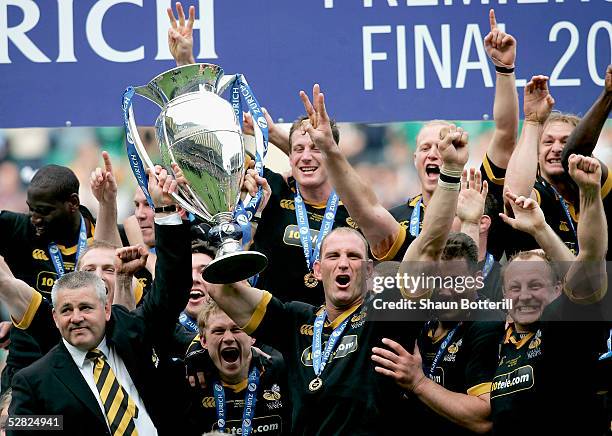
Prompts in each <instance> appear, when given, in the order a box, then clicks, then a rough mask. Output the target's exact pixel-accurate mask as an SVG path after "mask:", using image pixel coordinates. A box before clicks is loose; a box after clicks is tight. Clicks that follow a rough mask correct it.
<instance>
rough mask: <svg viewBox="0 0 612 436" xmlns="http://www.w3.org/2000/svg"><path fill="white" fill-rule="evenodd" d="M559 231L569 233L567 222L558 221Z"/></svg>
mask: <svg viewBox="0 0 612 436" xmlns="http://www.w3.org/2000/svg"><path fill="white" fill-rule="evenodd" d="M559 230H560V231H561V232H569V231H570V229H569V226H568V225H567V222H565V221H559Z"/></svg>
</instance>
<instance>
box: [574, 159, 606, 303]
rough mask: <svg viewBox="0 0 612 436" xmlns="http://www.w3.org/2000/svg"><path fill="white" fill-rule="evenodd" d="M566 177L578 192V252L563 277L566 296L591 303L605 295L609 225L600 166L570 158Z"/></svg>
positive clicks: (588, 161) (594, 162)
mask: <svg viewBox="0 0 612 436" xmlns="http://www.w3.org/2000/svg"><path fill="white" fill-rule="evenodd" d="M569 173H570V176H571V177H572V179H573V180H574V181H575V182H576V184H577V185H578V188H579V190H580V222H579V223H578V246H579V247H580V251H579V252H578V256H577V258H576V260H577V262H574V263H573V264H572V266H571V268H570V270H569V272H568V273H567V276H566V287H565V290H566V292H570V293H571V298H573V299H577V300H582V301H588V302H593V301H597V300H599V299H601V298H603V296H604V295H605V293H606V290H607V275H606V262H605V260H606V252H607V251H608V223H607V221H606V215H605V213H604V207H603V202H602V200H601V194H600V191H601V164H600V163H599V161H598V160H597V159H595V158H591V157H585V156H580V155H575V154H574V155H571V156H570V157H569Z"/></svg>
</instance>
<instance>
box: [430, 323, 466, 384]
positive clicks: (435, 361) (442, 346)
mask: <svg viewBox="0 0 612 436" xmlns="http://www.w3.org/2000/svg"><path fill="white" fill-rule="evenodd" d="M460 326H461V323H459V324H457V325H456V326H455V327H454V328H453V329H452V330H451V331H450V332H448V334H447V335H446V337H445V338H444V340H443V341H442V343H441V344H440V348H438V352H437V353H436V356H435V357H434V359H433V361H432V362H431V367H430V368H429V371H428V374H427V377H429V378H430V379H432V380H433V374H434V372H435V370H436V366H438V362H439V361H440V359H441V358H442V356H443V355H444V353H446V349H447V348H448V344H450V341H451V340H452V339H453V336H455V333H456V332H457V330H458V329H459V327H460Z"/></svg>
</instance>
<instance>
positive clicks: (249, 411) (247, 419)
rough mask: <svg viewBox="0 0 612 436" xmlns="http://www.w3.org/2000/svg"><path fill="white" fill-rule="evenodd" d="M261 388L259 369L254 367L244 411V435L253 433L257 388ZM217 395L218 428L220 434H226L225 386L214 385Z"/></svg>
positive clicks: (217, 383)
mask: <svg viewBox="0 0 612 436" xmlns="http://www.w3.org/2000/svg"><path fill="white" fill-rule="evenodd" d="M258 387H259V369H257V366H255V365H253V369H252V370H251V372H250V373H249V384H248V385H247V392H246V395H245V396H244V409H243V411H242V434H243V435H246V436H248V435H250V434H251V432H252V431H253V417H254V416H255V403H256V402H257V388H258ZM213 389H214V394H215V405H216V408H217V426H218V427H219V432H221V433H225V423H226V421H227V417H226V414H225V390H224V389H223V385H222V384H221V383H219V382H218V381H216V382H215V383H214V385H213Z"/></svg>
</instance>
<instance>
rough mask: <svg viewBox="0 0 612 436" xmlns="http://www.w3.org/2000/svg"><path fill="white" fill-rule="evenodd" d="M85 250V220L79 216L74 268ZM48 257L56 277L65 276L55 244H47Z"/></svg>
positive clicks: (60, 253)
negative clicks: (79, 224)
mask: <svg viewBox="0 0 612 436" xmlns="http://www.w3.org/2000/svg"><path fill="white" fill-rule="evenodd" d="M86 248H87V230H86V229H85V218H83V215H81V228H80V229H79V240H78V242H77V251H76V257H75V259H74V267H75V268H76V264H77V263H78V261H79V257H81V255H82V254H83V252H84V251H85V249H86ZM49 255H50V256H51V261H52V262H53V266H54V267H55V271H56V272H57V276H58V277H62V276H63V275H64V274H66V268H64V259H63V258H62V252H61V251H60V249H59V247H58V246H57V244H56V243H55V242H51V243H49Z"/></svg>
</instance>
